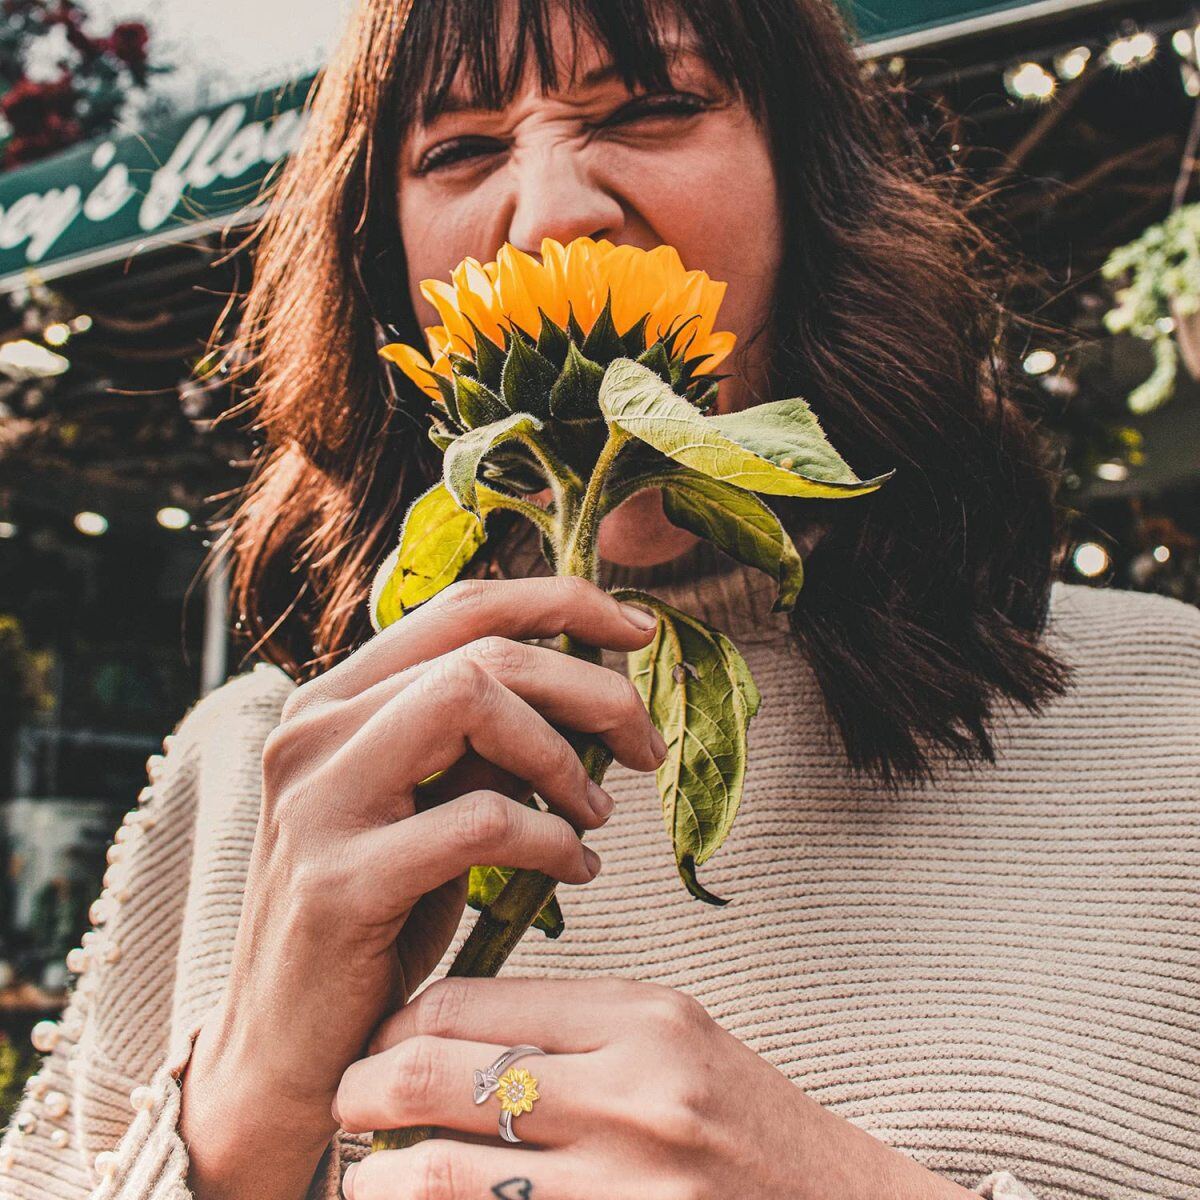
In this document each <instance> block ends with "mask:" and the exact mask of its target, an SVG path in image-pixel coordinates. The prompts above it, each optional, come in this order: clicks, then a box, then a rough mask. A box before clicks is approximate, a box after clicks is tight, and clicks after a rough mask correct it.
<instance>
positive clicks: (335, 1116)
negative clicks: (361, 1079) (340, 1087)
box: [329, 1096, 342, 1125]
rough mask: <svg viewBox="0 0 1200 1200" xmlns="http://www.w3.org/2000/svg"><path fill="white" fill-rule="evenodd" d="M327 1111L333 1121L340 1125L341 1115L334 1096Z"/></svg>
mask: <svg viewBox="0 0 1200 1200" xmlns="http://www.w3.org/2000/svg"><path fill="white" fill-rule="evenodd" d="M329 1111H330V1112H331V1113H332V1114H333V1119H334V1120H335V1121H336V1122H337V1123H338V1124H339V1125H340V1124H341V1123H342V1114H341V1113H340V1112H338V1106H337V1097H336V1096H334V1098H333V1103H332V1104H331V1105H330V1106H329Z"/></svg>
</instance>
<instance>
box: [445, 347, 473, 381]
mask: <svg viewBox="0 0 1200 1200" xmlns="http://www.w3.org/2000/svg"><path fill="white" fill-rule="evenodd" d="M446 357H447V358H448V359H449V360H450V365H451V366H452V367H453V368H454V371H455V374H456V375H457V374H462V375H468V376H470V378H472V379H478V378H479V368H478V367H476V365H475V360H474V359H473V358H470V357H468V356H467V355H465V354H457V353H455V351H453V350H450V351H449V352H447V354H446Z"/></svg>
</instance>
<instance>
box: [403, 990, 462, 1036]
mask: <svg viewBox="0 0 1200 1200" xmlns="http://www.w3.org/2000/svg"><path fill="white" fill-rule="evenodd" d="M469 995H470V989H469V985H468V984H466V983H464V982H462V981H461V980H460V979H457V978H454V977H443V978H442V979H438V980H435V981H434V982H433V983H431V984H430V985H429V986H428V987H427V988H426V989H425V990H424V991H423V992H422V993H421V995H420V996H418V997H417V999H416V1001H415V1002H414V1003H415V1004H416V1006H417V1011H416V1014H415V1015H416V1019H417V1029H418V1030H419V1031H420V1032H421V1033H427V1034H431V1035H432V1036H434V1037H452V1036H454V1035H455V1033H456V1032H457V1031H459V1030H461V1029H462V1028H463V1016H464V1015H465V1013H466V1009H467V1003H468V999H469Z"/></svg>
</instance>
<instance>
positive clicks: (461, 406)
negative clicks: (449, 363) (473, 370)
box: [454, 375, 510, 429]
mask: <svg viewBox="0 0 1200 1200" xmlns="http://www.w3.org/2000/svg"><path fill="white" fill-rule="evenodd" d="M454 388H455V399H456V401H457V403H458V419H459V423H460V424H462V425H463V426H465V427H466V428H467V429H476V428H478V426H480V425H490V424H491V423H492V422H493V421H500V420H502V419H503V418H504V417H506V416H508V415H509V413H510V410H509V409H508V408H506V407H505V406H504V401H503V400H501V399H500V397H499V396H497V395H496V393H495V392H493V391H492V389H491V388H490V387H488V386H487V384H486V383H481V382H480V381H479V380H478V379H472V378H471V377H470V376H469V375H457V376H455V380H454Z"/></svg>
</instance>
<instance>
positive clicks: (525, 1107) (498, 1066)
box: [475, 1045, 546, 1142]
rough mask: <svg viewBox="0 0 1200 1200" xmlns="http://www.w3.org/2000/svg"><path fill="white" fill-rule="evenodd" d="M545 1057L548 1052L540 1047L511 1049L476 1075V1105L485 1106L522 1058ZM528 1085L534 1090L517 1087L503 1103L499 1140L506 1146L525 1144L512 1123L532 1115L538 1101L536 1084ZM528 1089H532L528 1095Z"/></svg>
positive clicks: (520, 1085)
mask: <svg viewBox="0 0 1200 1200" xmlns="http://www.w3.org/2000/svg"><path fill="white" fill-rule="evenodd" d="M545 1053H546V1051H545V1050H543V1049H541V1047H539V1046H528V1045H521V1046H510V1047H509V1048H508V1049H507V1050H505V1051H504V1053H503V1054H501V1055H500V1056H499V1057H498V1058H497V1059H496V1060H495V1062H493V1063H492V1064H491V1065H490V1066H487V1067H485V1068H484V1069H483V1070H482V1071H478V1070H477V1071H476V1072H475V1103H476V1104H482V1103H483V1102H484V1101H485V1100H486V1099H487V1098H488V1097H489V1096H490V1095H492V1093H493V1092H496V1091H498V1090H499V1089H500V1082H501V1076H502V1075H503V1074H504V1072H505V1071H507V1070H508V1068H509V1067H510V1066H511V1065H512V1064H513V1063H514V1062H516V1061H517V1059H518V1058H523V1057H524V1056H525V1055H527V1054H545ZM526 1074H527V1073H526ZM529 1082H530V1083H531V1084H532V1085H533V1086H532V1088H529V1085H528V1084H521V1083H516V1084H515V1086H514V1092H513V1094H512V1095H511V1096H509V1095H508V1094H507V1093H506V1095H505V1096H502V1097H501V1099H500V1120H499V1122H498V1124H499V1129H500V1136H501V1137H502V1138H504V1140H505V1141H506V1142H519V1141H522V1140H523V1139H521V1138H519V1137H517V1135H516V1134H515V1133H514V1132H513V1127H512V1119H513V1117H514V1115H516V1114H517V1113H521V1112H532V1111H533V1102H534V1101H535V1100H536V1099H537V1098H538V1094H537V1088H536V1084H537V1080H536V1079H532V1077H530V1081H529ZM527 1088H529V1092H528V1094H527Z"/></svg>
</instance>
